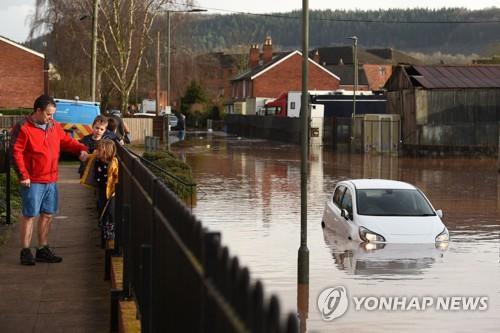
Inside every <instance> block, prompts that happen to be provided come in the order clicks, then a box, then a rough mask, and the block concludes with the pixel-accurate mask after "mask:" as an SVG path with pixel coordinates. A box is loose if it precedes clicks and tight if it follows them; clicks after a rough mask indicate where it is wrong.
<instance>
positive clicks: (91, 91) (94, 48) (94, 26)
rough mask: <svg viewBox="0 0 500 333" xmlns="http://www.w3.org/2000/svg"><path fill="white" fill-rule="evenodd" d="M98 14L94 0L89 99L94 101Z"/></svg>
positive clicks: (97, 1)
mask: <svg viewBox="0 0 500 333" xmlns="http://www.w3.org/2000/svg"><path fill="white" fill-rule="evenodd" d="M98 14H99V0H94V15H93V16H92V79H91V81H92V82H91V84H90V95H91V97H90V98H91V101H92V102H95V88H96V81H97V17H98Z"/></svg>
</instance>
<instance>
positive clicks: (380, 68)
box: [378, 66, 385, 76]
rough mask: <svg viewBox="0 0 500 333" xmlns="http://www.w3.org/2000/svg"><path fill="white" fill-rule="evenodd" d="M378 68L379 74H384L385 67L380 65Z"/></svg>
mask: <svg viewBox="0 0 500 333" xmlns="http://www.w3.org/2000/svg"><path fill="white" fill-rule="evenodd" d="M378 70H379V72H380V76H384V75H385V67H382V66H380V67H379V69H378Z"/></svg>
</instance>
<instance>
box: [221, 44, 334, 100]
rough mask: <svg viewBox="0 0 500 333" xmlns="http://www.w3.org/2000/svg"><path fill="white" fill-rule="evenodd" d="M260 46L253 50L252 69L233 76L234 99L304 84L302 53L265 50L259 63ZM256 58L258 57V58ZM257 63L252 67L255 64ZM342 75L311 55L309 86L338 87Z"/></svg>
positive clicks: (276, 92) (272, 93)
mask: <svg viewBox="0 0 500 333" xmlns="http://www.w3.org/2000/svg"><path fill="white" fill-rule="evenodd" d="M252 50H254V51H253V52H255V50H257V51H258V48H256V47H255V46H253V47H252V49H251V50H250V59H249V61H250V67H251V69H250V70H248V71H246V72H244V73H242V74H240V75H238V76H236V77H235V78H234V79H233V80H232V82H231V83H232V101H233V102H236V101H244V100H245V99H247V98H259V97H270V98H276V97H278V96H279V95H280V94H281V93H283V92H288V91H297V90H301V87H302V53H301V52H300V51H292V52H286V53H281V54H279V55H276V56H274V57H273V56H272V51H268V52H267V53H266V45H264V57H263V59H262V61H261V62H260V64H258V63H259V61H258V59H259V58H258V57H256V56H253V54H252ZM256 59H257V61H256ZM252 65H253V66H255V67H253V66H252ZM339 82H340V79H339V77H338V76H336V75H335V74H333V73H331V72H330V71H328V70H327V69H326V68H324V67H323V66H321V65H319V64H318V63H316V62H314V61H312V59H311V58H309V90H335V89H338V87H339Z"/></svg>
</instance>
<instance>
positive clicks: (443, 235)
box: [436, 227, 450, 243]
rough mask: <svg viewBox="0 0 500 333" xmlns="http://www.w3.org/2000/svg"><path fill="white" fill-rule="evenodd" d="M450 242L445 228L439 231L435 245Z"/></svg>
mask: <svg viewBox="0 0 500 333" xmlns="http://www.w3.org/2000/svg"><path fill="white" fill-rule="evenodd" d="M449 241H450V234H449V233H448V229H446V227H445V228H444V229H443V231H441V233H440V234H439V235H437V236H436V243H441V242H449Z"/></svg>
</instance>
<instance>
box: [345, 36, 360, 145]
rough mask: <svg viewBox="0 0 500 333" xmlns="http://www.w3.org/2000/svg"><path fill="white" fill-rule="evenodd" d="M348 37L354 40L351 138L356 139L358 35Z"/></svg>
mask: <svg viewBox="0 0 500 333" xmlns="http://www.w3.org/2000/svg"><path fill="white" fill-rule="evenodd" d="M346 39H350V40H352V43H353V44H352V58H353V61H352V63H353V67H354V87H353V94H352V128H351V133H352V135H351V140H354V124H355V121H356V120H355V117H356V91H357V90H358V37H357V36H351V37H346Z"/></svg>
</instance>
